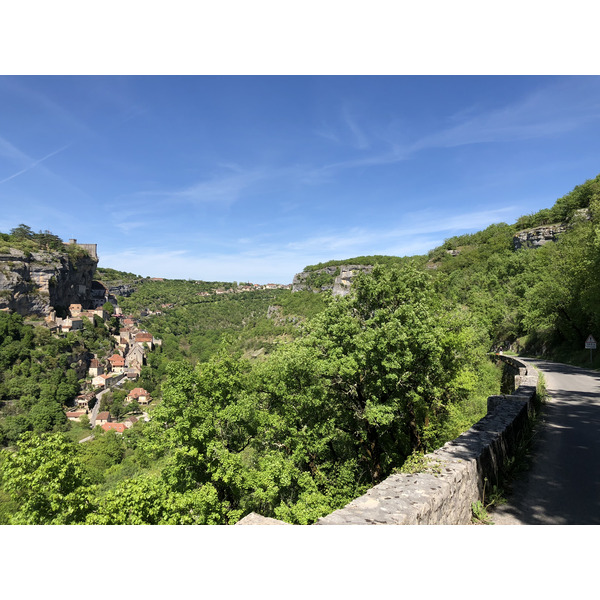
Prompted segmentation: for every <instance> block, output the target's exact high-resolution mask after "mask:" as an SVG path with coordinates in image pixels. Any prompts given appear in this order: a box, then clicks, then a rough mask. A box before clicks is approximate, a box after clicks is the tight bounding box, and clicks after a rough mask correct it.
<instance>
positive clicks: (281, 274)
mask: <svg viewBox="0 0 600 600" xmlns="http://www.w3.org/2000/svg"><path fill="white" fill-rule="evenodd" d="M515 210H516V209H515V208H514V207H502V208H499V209H494V210H489V211H477V212H471V213H463V214H460V215H456V216H452V215H451V214H450V213H449V214H448V215H439V214H436V215H435V216H434V215H432V214H429V213H427V212H424V211H423V212H419V213H412V214H410V215H407V217H406V220H405V221H404V222H403V223H402V224H401V225H399V226H397V227H388V228H384V227H379V228H367V227H351V228H348V229H341V228H340V229H333V228H332V229H330V230H328V231H323V232H321V233H320V234H319V235H315V236H311V237H305V238H301V237H300V238H296V239H294V240H291V241H285V240H279V241H277V240H268V241H267V240H266V239H265V238H264V237H263V236H260V235H258V236H255V237H244V238H237V239H232V240H230V241H228V243H227V244H224V247H227V248H228V250H227V251H220V252H215V251H214V249H215V246H214V245H212V244H210V245H207V246H203V247H196V246H194V248H188V249H186V250H181V249H172V248H167V247H165V248H162V249H161V248H157V247H147V248H144V247H135V248H129V249H125V250H123V251H121V252H118V253H109V254H104V253H102V252H101V253H100V260H101V266H107V267H112V268H116V269H121V270H125V271H133V272H135V273H139V274H142V275H144V276H145V275H149V276H162V277H168V278H177V279H188V278H192V279H204V280H212V281H222V280H225V281H245V280H250V281H253V282H255V283H268V282H273V283H290V282H291V280H292V278H293V276H294V274H295V273H296V272H298V271H300V270H302V269H303V268H304V266H305V265H308V264H316V263H319V262H323V261H326V260H330V259H345V258H351V257H353V256H362V255H372V254H387V255H394V256H412V255H414V254H424V253H426V252H428V251H429V250H431V249H433V248H434V247H436V246H438V245H440V244H441V243H442V242H443V240H444V239H445V238H446V237H449V236H450V235H456V234H457V233H461V232H465V231H470V230H471V231H472V230H476V229H478V228H482V227H485V226H487V225H489V224H490V223H493V222H498V221H499V220H501V219H502V217H505V216H507V215H509V214H510V213H512V212H514V211H515ZM288 235H289V234H288Z"/></svg>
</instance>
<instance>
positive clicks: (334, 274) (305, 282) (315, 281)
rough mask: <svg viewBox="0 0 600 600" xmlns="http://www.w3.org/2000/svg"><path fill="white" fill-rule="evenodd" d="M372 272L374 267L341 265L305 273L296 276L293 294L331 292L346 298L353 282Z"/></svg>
mask: <svg viewBox="0 0 600 600" xmlns="http://www.w3.org/2000/svg"><path fill="white" fill-rule="evenodd" d="M372 270H373V265H339V266H334V267H323V268H322V269H317V270H315V271H303V272H302V273H296V275H294V280H293V282H292V292H300V291H303V290H308V291H313V292H322V291H325V290H331V293H332V294H333V295H334V296H345V295H346V294H348V293H349V292H350V288H351V285H352V280H353V279H354V277H356V275H357V274H358V273H370V272H371V271H372Z"/></svg>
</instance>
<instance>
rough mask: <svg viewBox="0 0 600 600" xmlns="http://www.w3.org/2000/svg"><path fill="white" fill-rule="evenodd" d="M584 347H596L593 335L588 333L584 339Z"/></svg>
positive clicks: (587, 348)
mask: <svg viewBox="0 0 600 600" xmlns="http://www.w3.org/2000/svg"><path fill="white" fill-rule="evenodd" d="M585 348H586V350H595V349H596V340H595V339H594V336H592V335H588V338H587V340H585Z"/></svg>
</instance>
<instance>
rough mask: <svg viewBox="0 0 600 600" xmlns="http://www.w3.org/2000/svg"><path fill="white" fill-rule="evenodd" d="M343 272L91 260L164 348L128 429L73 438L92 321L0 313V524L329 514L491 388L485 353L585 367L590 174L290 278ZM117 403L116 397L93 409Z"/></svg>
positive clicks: (463, 422) (596, 253) (599, 251)
mask: <svg viewBox="0 0 600 600" xmlns="http://www.w3.org/2000/svg"><path fill="white" fill-rule="evenodd" d="M555 223H560V224H561V225H562V226H564V229H563V228H561V232H560V234H559V235H558V237H557V238H556V239H555V240H554V241H552V242H547V243H545V244H543V245H541V246H540V247H537V248H528V247H526V246H523V247H521V248H519V249H517V250H516V249H515V245H514V242H513V238H514V236H515V234H516V233H517V232H519V231H521V230H524V229H531V228H534V227H538V226H544V225H549V224H555ZM25 233H27V232H25ZM10 235H11V236H12V235H14V233H11V234H10ZM9 241H10V240H7V239H6V238H3V243H8V242H9ZM26 241H31V240H30V238H29V237H27V236H26ZM13 242H14V240H13ZM13 242H11V243H13ZM342 264H370V265H374V269H373V271H372V273H370V274H365V273H361V274H359V275H357V276H356V278H355V280H354V282H353V286H352V293H351V294H350V295H348V296H345V297H341V298H333V297H332V296H331V295H330V294H329V293H327V292H325V293H321V294H314V293H312V292H295V293H292V292H290V291H289V290H262V291H253V292H244V293H231V294H224V295H217V294H215V293H214V291H215V290H216V287H227V286H230V285H231V286H233V285H234V283H235V282H231V283H227V282H195V281H183V280H164V281H155V280H150V279H149V278H139V277H137V276H134V275H133V274H131V273H124V272H116V271H111V270H108V269H105V270H104V271H103V272H102V273H103V276H104V278H105V279H106V280H109V281H110V280H113V281H119V280H120V281H123V282H133V281H135V282H136V291H135V292H134V293H133V294H132V295H131V296H130V297H128V298H119V304H120V306H121V308H122V309H123V311H124V312H125V313H132V314H135V315H140V313H141V312H142V311H147V310H149V311H150V313H151V314H150V315H149V316H147V317H144V318H143V324H144V327H145V328H147V330H148V331H150V332H151V333H152V334H153V335H154V336H156V337H157V338H159V339H161V340H162V342H163V343H162V346H159V347H157V348H156V349H155V350H154V351H152V352H150V353H149V354H148V360H147V364H146V365H145V366H144V368H143V371H142V379H141V381H143V382H144V385H145V386H148V388H149V389H150V390H151V391H152V394H153V396H154V397H156V398H157V402H156V403H155V404H154V405H153V406H152V407H150V409H149V414H150V417H151V418H150V420H149V421H148V422H147V423H145V422H139V423H137V424H136V425H135V426H134V427H132V428H131V429H129V430H127V431H126V432H125V433H124V434H123V435H117V434H116V433H115V432H111V431H109V432H106V433H104V432H102V431H94V439H93V440H91V441H88V442H85V443H82V444H78V443H76V441H74V438H73V436H71V437H69V436H70V434H71V430H70V429H69V427H71V426H70V425H69V424H68V423H66V422H65V420H64V414H63V413H62V412H61V411H62V405H63V404H64V403H65V402H66V401H67V398H68V397H69V396H72V395H73V393H75V392H76V387H77V381H74V380H73V375H72V374H71V373H70V367H69V359H68V357H69V355H70V354H72V353H76V352H77V351H78V350H79V349H80V346H81V347H84V348H85V349H86V350H87V349H88V348H95V349H96V350H99V351H101V350H102V348H103V344H105V341H106V340H107V339H108V337H110V331H109V326H108V325H107V324H104V323H100V322H95V323H88V324H87V326H86V328H84V331H83V332H82V333H78V334H77V336H74V334H68V335H67V336H66V337H65V338H55V337H53V336H51V335H50V334H49V332H47V331H45V330H43V329H42V328H38V327H36V328H34V327H32V326H31V325H28V324H27V323H26V322H25V321H24V320H23V319H22V318H21V317H19V316H18V315H7V314H1V315H0V362H1V364H2V376H1V380H0V403H1V404H2V411H3V413H2V419H3V420H1V421H0V433H1V434H2V436H3V443H4V445H7V446H9V448H7V449H6V450H3V451H2V452H0V473H1V474H2V483H1V486H0V522H1V523H96V524H110V523H114V524H125V523H131V524H136V523H152V524H159V523H163V524H176V523H181V524H202V523H234V522H236V521H237V520H238V519H239V518H241V517H242V516H244V515H245V514H248V513H249V512H250V511H256V512H258V513H261V514H263V515H265V516H273V517H277V518H279V519H283V520H285V521H287V522H290V523H312V522H314V521H315V520H316V519H317V518H319V517H320V516H323V515H325V514H328V513H329V512H331V511H333V510H335V509H337V508H340V507H342V506H344V505H345V504H346V503H347V502H348V501H350V500H351V499H352V498H354V497H356V496H357V495H359V494H361V493H363V492H364V491H365V490H366V489H368V488H369V487H370V486H372V485H373V484H375V483H377V482H379V481H381V480H382V479H383V478H385V477H387V476H388V475H389V474H390V473H393V472H395V471H397V470H398V469H401V468H402V465H403V463H404V461H405V460H406V459H407V457H410V456H411V455H412V454H413V453H415V452H416V453H418V452H422V451H428V450H432V449H435V448H437V447H439V446H440V445H441V444H443V443H444V442H445V441H446V440H449V439H452V438H454V437H456V436H457V435H459V434H460V433H461V432H462V431H464V430H465V429H467V428H468V427H469V426H470V425H472V424H473V423H474V422H475V421H477V420H478V419H479V418H481V416H483V414H484V413H485V410H486V408H485V404H486V402H485V401H486V397H487V395H488V394H490V393H497V392H498V390H499V384H500V373H499V371H498V369H497V368H496V366H495V365H494V364H493V362H491V361H490V360H489V358H488V353H489V352H490V351H493V350H495V349H499V348H504V349H509V348H511V349H513V350H517V351H521V352H529V353H532V354H537V355H544V356H547V357H551V358H555V359H560V360H563V361H567V360H568V361H572V362H575V363H576V362H578V361H579V362H581V361H583V360H589V355H588V354H587V353H586V352H585V350H584V340H585V338H586V337H587V336H588V335H589V334H590V333H591V334H593V335H594V336H595V337H597V338H598V336H600V280H599V279H598V276H597V274H598V273H599V272H600V176H598V177H596V178H594V179H591V180H589V181H587V182H585V183H583V184H582V185H579V186H577V187H576V188H575V189H574V190H573V191H572V192H570V193H569V194H567V195H565V196H564V197H562V198H560V199H559V200H557V201H556V203H555V205H554V206H553V207H552V208H550V209H543V210H541V211H539V212H537V213H535V214H532V215H528V216H524V217H521V218H520V219H519V220H518V221H517V222H516V223H514V224H512V225H509V224H506V223H498V224H494V225H491V226H489V227H488V228H486V229H485V230H483V231H480V232H477V233H473V234H467V235H461V236H456V237H453V238H450V239H448V240H446V241H445V242H444V244H442V245H441V246H440V247H439V248H436V249H433V250H432V251H431V252H430V253H429V254H428V255H426V256H421V257H411V258H398V257H381V256H371V257H369V256H366V257H356V258H352V259H347V260H343V261H330V262H328V263H321V264H319V265H313V266H310V267H307V270H309V271H315V270H318V269H321V268H324V267H325V266H333V267H336V266H338V267H339V266H340V265H342ZM201 292H210V293H209V294H208V295H205V294H201ZM69 335H70V336H71V337H69ZM107 336H108V337H107ZM71 371H72V369H71ZM122 395H123V394H121V396H122ZM121 401H122V398H121V397H120V396H119V393H118V392H115V393H114V397H113V398H112V399H111V402H112V403H113V404H112V405H111V406H112V409H114V408H115V407H119V406H120V405H119V402H121ZM121 409H122V406H121V408H119V411H120V410H121ZM59 413H60V414H59Z"/></svg>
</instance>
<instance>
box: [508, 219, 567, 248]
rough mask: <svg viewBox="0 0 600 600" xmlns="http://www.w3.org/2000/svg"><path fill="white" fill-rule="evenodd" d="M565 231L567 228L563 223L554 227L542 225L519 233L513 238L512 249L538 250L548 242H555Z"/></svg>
mask: <svg viewBox="0 0 600 600" xmlns="http://www.w3.org/2000/svg"><path fill="white" fill-rule="evenodd" d="M566 230H567V226H566V225H565V224H563V223H558V224H556V225H542V226H541V227H534V228H533V229H526V230H525V231H519V233H517V234H516V235H515V236H514V237H513V247H514V249H515V250H519V249H520V248H523V247H525V248H538V247H539V246H543V245H544V244H546V243H548V242H555V241H556V239H557V237H558V236H559V235H560V234H561V233H563V232H564V231H566Z"/></svg>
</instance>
